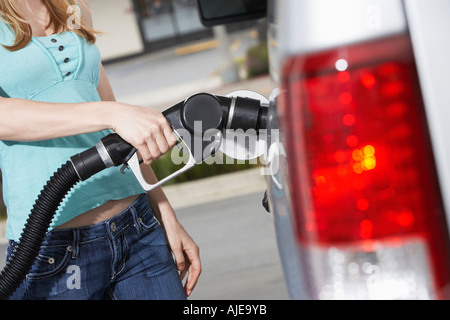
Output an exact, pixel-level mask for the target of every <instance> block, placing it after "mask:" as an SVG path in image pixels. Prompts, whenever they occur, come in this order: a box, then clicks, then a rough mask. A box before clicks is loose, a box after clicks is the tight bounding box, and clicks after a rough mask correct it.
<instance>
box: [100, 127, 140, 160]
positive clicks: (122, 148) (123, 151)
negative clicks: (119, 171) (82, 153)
mask: <svg viewBox="0 0 450 320" xmlns="http://www.w3.org/2000/svg"><path fill="white" fill-rule="evenodd" d="M102 144H103V146H104V147H105V149H106V151H108V154H109V156H110V158H111V161H112V162H113V164H114V166H115V167H117V166H120V165H122V164H125V163H127V162H128V160H130V158H131V156H132V155H133V154H134V153H135V152H136V148H135V147H133V146H132V145H131V144H129V143H128V142H126V141H125V140H124V139H122V138H121V137H120V136H119V135H118V134H117V133H111V134H110V135H107V136H106V137H104V138H103V139H102Z"/></svg>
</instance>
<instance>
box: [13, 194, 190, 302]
mask: <svg viewBox="0 0 450 320" xmlns="http://www.w3.org/2000/svg"><path fill="white" fill-rule="evenodd" d="M15 245H16V243H15V242H14V241H10V243H9V246H8V251H7V257H9V256H10V254H11V252H12V249H13V246H15ZM10 299H41V300H44V299H70V300H76V299H83V300H86V299H108V300H109V299H128V300H138V299H158V300H163V299H165V300H175V299H186V295H185V293H184V290H183V286H182V283H181V280H180V277H179V275H178V271H177V269H176V267H175V263H174V261H173V258H172V254H171V252H170V250H169V249H168V246H167V242H166V238H165V235H164V230H163V228H162V227H161V226H160V225H159V223H158V221H157V220H156V219H155V217H154V216H153V213H152V210H151V208H150V206H149V203H148V201H147V197H146V195H145V194H142V195H141V196H139V198H138V199H137V200H136V201H135V202H134V203H133V204H131V205H130V206H129V207H128V208H127V209H126V210H124V211H123V212H122V213H120V214H119V215H117V216H115V217H113V218H111V219H109V220H106V221H104V222H101V223H98V224H94V225H91V226H86V227H80V228H73V229H56V230H52V231H51V232H49V233H48V234H47V236H46V237H45V240H44V242H43V244H42V247H41V250H40V252H39V255H38V257H37V259H36V261H35V263H34V265H33V267H32V269H31V271H30V272H29V274H28V276H27V277H26V279H24V281H23V282H22V284H21V285H20V287H19V288H18V289H17V290H16V291H15V292H14V293H13V295H12V296H11V297H10Z"/></svg>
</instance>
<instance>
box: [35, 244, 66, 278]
mask: <svg viewBox="0 0 450 320" xmlns="http://www.w3.org/2000/svg"><path fill="white" fill-rule="evenodd" d="M70 255H71V247H69V246H54V247H43V248H41V251H40V252H39V254H38V256H37V258H36V260H35V262H34V264H33V267H32V268H31V271H30V272H29V273H28V279H42V278H48V277H52V276H54V275H55V274H57V273H58V272H60V271H61V270H63V269H64V268H65V267H66V265H67V263H68V262H69V260H70Z"/></svg>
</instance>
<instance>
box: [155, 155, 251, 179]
mask: <svg viewBox="0 0 450 320" xmlns="http://www.w3.org/2000/svg"><path fill="white" fill-rule="evenodd" d="M179 160H181V159H177V161H176V162H180V161H179ZM182 160H183V161H182V163H180V164H176V163H174V161H173V160H172V158H171V153H170V152H169V153H167V154H166V155H164V156H162V157H161V158H159V159H158V160H156V161H155V162H153V163H152V169H153V171H154V172H155V175H156V177H157V178H158V179H162V178H164V177H167V176H168V175H170V174H172V173H174V172H176V171H178V170H179V169H181V168H182V167H183V166H184V165H185V163H186V162H187V157H183V158H182ZM254 162H255V161H253V163H250V162H249V161H245V162H244V161H237V160H234V159H231V158H228V157H226V156H224V155H222V154H218V155H216V158H215V160H214V161H208V160H207V161H205V162H204V163H202V164H199V165H196V166H194V167H193V168H192V169H190V170H188V171H187V172H184V173H183V174H181V175H179V176H178V177H176V178H174V179H172V180H171V181H169V182H167V183H166V185H170V184H176V183H182V182H187V181H192V180H198V179H202V178H207V177H212V176H216V175H220V174H224V173H231V172H236V171H239V170H245V169H250V168H254V167H255V166H258V163H254Z"/></svg>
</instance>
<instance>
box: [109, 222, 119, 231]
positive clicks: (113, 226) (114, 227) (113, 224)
mask: <svg viewBox="0 0 450 320" xmlns="http://www.w3.org/2000/svg"><path fill="white" fill-rule="evenodd" d="M109 227H110V228H111V231H112V232H116V229H117V227H116V224H115V223H114V222H111V224H110V225H109Z"/></svg>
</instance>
